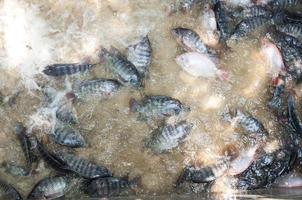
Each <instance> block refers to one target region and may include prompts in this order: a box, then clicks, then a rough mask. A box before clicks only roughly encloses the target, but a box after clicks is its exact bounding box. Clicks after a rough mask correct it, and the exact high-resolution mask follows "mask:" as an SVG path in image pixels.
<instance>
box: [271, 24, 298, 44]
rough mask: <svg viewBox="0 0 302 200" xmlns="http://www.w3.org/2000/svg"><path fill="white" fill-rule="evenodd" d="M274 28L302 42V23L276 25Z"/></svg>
mask: <svg viewBox="0 0 302 200" xmlns="http://www.w3.org/2000/svg"><path fill="white" fill-rule="evenodd" d="M276 28H277V30H278V31H280V32H282V33H285V34H287V35H290V36H292V37H294V38H296V39H298V40H299V41H300V42H302V24H300V25H299V24H296V23H288V24H284V25H280V26H276Z"/></svg>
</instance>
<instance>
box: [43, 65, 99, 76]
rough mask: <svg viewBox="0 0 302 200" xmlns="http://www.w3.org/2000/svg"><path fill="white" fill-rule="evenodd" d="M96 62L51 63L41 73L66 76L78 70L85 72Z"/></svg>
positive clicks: (78, 71)
mask: <svg viewBox="0 0 302 200" xmlns="http://www.w3.org/2000/svg"><path fill="white" fill-rule="evenodd" d="M95 66H96V64H81V63H66V64H53V65H48V66H46V67H45V69H44V70H43V73H44V74H46V75H48V76H66V75H72V74H76V73H80V72H85V71H87V70H89V69H91V68H93V67H95Z"/></svg>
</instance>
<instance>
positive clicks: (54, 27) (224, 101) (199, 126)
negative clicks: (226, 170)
mask: <svg viewBox="0 0 302 200" xmlns="http://www.w3.org/2000/svg"><path fill="white" fill-rule="evenodd" d="M172 3H173V0H166V1H161V0H152V1H148V0H136V1H130V0H129V1H128V0H123V1H121V0H86V1H79V2H76V3H75V2H73V1H67V0H66V1H65V0H58V1H50V0H42V1H41V0H25V1H17V0H4V1H2V2H1V4H0V6H1V29H0V30H1V32H0V47H1V49H0V50H1V51H0V72H1V73H0V91H1V93H2V94H3V95H4V96H8V95H11V94H13V93H15V92H16V91H18V92H20V93H19V95H18V96H17V98H16V100H15V102H14V103H13V104H12V105H11V106H9V105H4V106H1V107H0V115H1V118H0V127H1V130H0V162H3V161H15V162H16V163H18V164H20V165H22V164H24V163H25V159H24V156H23V154H22V150H21V147H20V145H19V143H18V141H17V139H16V137H15V135H14V125H15V122H16V121H21V122H23V123H24V124H27V125H33V124H32V122H33V121H32V120H33V119H37V117H34V116H36V115H37V113H38V112H39V111H40V110H41V108H42V107H43V106H45V100H44V95H43V93H42V92H41V91H39V90H37V88H39V87H42V86H52V87H55V88H57V89H58V90H64V89H66V83H71V84H72V83H75V82H76V81H78V80H84V79H90V78H96V77H98V78H100V77H102V78H106V77H112V75H111V73H109V72H108V70H106V69H105V67H104V66H101V65H99V66H97V68H95V69H94V70H92V72H89V73H85V74H84V75H75V76H72V77H70V78H68V79H63V78H48V77H45V76H43V75H42V74H41V73H40V71H41V69H43V67H44V66H46V65H47V64H51V63H67V62H82V61H85V60H90V61H91V62H96V61H97V54H96V52H97V50H98V49H99V47H100V46H104V47H109V46H110V45H113V46H115V47H117V48H118V49H120V50H122V51H123V52H125V50H126V47H127V46H128V45H129V44H133V43H135V42H136V41H137V40H138V39H139V38H140V37H141V36H144V35H146V34H148V35H149V38H150V41H151V44H152V48H153V59H152V65H151V70H150V77H149V79H147V81H146V83H145V89H144V91H143V92H138V91H135V90H131V89H127V88H124V89H123V90H122V91H121V92H119V93H118V94H117V95H116V96H114V97H113V98H111V99H108V100H98V99H93V100H87V101H83V102H82V101H81V102H78V103H76V104H75V108H76V111H77V113H78V117H79V124H77V125H76V127H77V128H78V129H79V130H81V133H82V134H83V136H84V137H85V139H86V140H87V143H88V144H89V146H88V147H87V148H83V149H77V150H76V153H77V154H78V155H80V156H83V157H86V158H88V159H91V160H93V161H95V162H97V163H99V164H102V165H104V166H106V167H108V168H109V169H111V170H112V171H113V173H114V174H115V175H116V176H125V175H129V176H130V177H134V176H138V175H139V176H141V177H142V185H143V187H142V189H141V191H139V193H140V194H148V195H153V194H156V195H164V194H170V193H175V189H174V187H173V184H174V183H175V181H176V179H177V177H178V176H179V174H180V172H181V170H182V169H183V167H184V166H186V165H188V164H194V165H202V164H208V163H211V162H215V161H216V160H217V159H219V156H221V153H220V152H221V150H222V147H223V146H225V145H226V144H229V143H235V144H237V145H238V146H242V145H243V144H242V143H241V142H240V135H241V133H240V132H235V131H234V130H233V129H232V128H231V127H229V126H228V125H227V124H225V123H223V121H222V119H221V114H222V112H223V110H224V108H225V107H226V106H229V107H239V108H242V109H243V110H248V111H249V112H250V113H251V114H253V115H254V116H256V117H257V118H258V119H259V120H260V121H262V123H263V124H264V126H265V127H266V128H267V130H268V131H269V132H274V131H277V128H276V127H277V126H276V119H275V118H274V117H273V116H272V114H271V113H270V111H269V110H268V109H267V106H266V105H267V100H268V99H269V97H270V90H269V88H268V85H269V83H270V80H271V78H270V75H269V74H268V70H269V69H268V68H267V66H266V65H265V62H263V61H262V59H261V56H260V54H259V51H260V50H259V43H258V40H255V39H253V38H250V39H248V40H245V41H244V42H240V43H238V44H236V45H235V46H234V47H233V51H230V52H228V51H226V52H224V53H223V54H222V55H221V63H222V67H223V69H225V70H227V71H229V72H230V74H231V77H230V80H229V81H226V82H222V81H220V80H212V79H211V80H209V79H201V78H194V77H191V76H190V75H188V74H186V73H185V72H184V71H182V70H181V68H180V67H179V66H178V65H177V64H176V63H175V61H174V58H175V57H176V56H177V55H179V54H181V53H182V50H181V48H179V46H178V45H177V44H176V42H175V40H174V39H173V38H172V37H171V34H170V30H171V29H172V28H173V27H178V26H182V27H188V28H192V29H195V30H197V29H198V28H199V23H198V20H196V19H197V17H198V15H199V12H200V10H197V9H196V10H194V11H193V12H191V13H188V14H186V15H185V14H182V13H177V14H173V15H171V16H169V15H168V10H169V9H168V8H169V6H170V5H171V4H172ZM67 85H68V84H67ZM144 94H148V95H168V96H172V97H174V98H177V99H179V100H181V101H182V102H183V103H184V104H187V105H190V107H191V109H192V112H191V113H190V114H189V115H187V116H185V118H186V119H187V120H188V121H190V122H192V123H194V125H195V128H194V129H193V132H192V134H191V135H190V136H189V137H188V138H187V139H186V141H185V143H184V144H182V145H180V146H179V148H177V149H175V150H173V151H172V152H171V153H166V154H161V155H155V154H153V153H152V152H150V151H149V150H147V149H145V148H144V139H145V138H146V137H148V136H150V133H151V131H152V129H153V128H154V127H150V126H148V125H147V124H146V123H144V122H142V121H138V120H137V115H136V114H133V113H130V111H129V100H130V98H131V97H135V98H138V99H140V98H142V95H144ZM38 120H39V119H37V120H36V121H35V124H34V127H32V128H33V129H34V130H35V132H36V134H37V135H38V136H39V138H43V140H45V141H47V137H45V136H46V135H47V132H45V130H47V128H45V127H44V125H45V124H43V123H44V121H38ZM48 142H49V148H55V149H58V148H59V149H64V148H62V147H60V146H57V145H54V144H52V143H51V142H50V141H48ZM49 174H52V175H54V174H55V172H54V171H52V170H49V168H48V167H47V166H45V165H44V164H43V163H40V165H39V167H38V173H37V174H35V175H32V176H31V177H13V176H11V175H8V174H5V173H3V172H1V178H4V179H5V180H7V181H8V182H10V183H12V184H13V185H14V186H16V188H17V189H19V190H20V192H21V193H22V194H24V195H25V194H27V193H28V192H29V191H30V190H31V188H32V187H33V185H34V184H35V183H36V182H37V181H38V180H40V179H41V178H42V177H46V176H48V175H49Z"/></svg>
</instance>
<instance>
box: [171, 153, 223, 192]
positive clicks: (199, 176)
mask: <svg viewBox="0 0 302 200" xmlns="http://www.w3.org/2000/svg"><path fill="white" fill-rule="evenodd" d="M228 167H229V158H225V159H222V160H220V161H219V162H218V163H216V164H214V165H210V166H206V167H202V168H195V167H192V166H189V167H186V168H185V169H184V170H183V172H182V174H181V175H180V177H179V178H178V180H177V183H176V185H177V186H179V185H180V184H182V183H183V182H185V181H191V182H193V183H208V182H211V181H214V180H215V179H217V178H218V177H221V176H222V175H223V174H224V173H225V172H226V171H227V170H228Z"/></svg>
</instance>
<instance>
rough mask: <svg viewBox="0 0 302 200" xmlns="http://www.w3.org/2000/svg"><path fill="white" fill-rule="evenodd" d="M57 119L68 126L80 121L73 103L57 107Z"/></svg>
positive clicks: (65, 103)
mask: <svg viewBox="0 0 302 200" xmlns="http://www.w3.org/2000/svg"><path fill="white" fill-rule="evenodd" d="M56 118H57V119H59V120H60V121H61V122H64V123H67V124H76V123H77V121H78V117H77V113H76V110H75V109H74V107H73V105H72V104H71V102H63V103H61V104H59V105H58V106H57V109H56Z"/></svg>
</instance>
